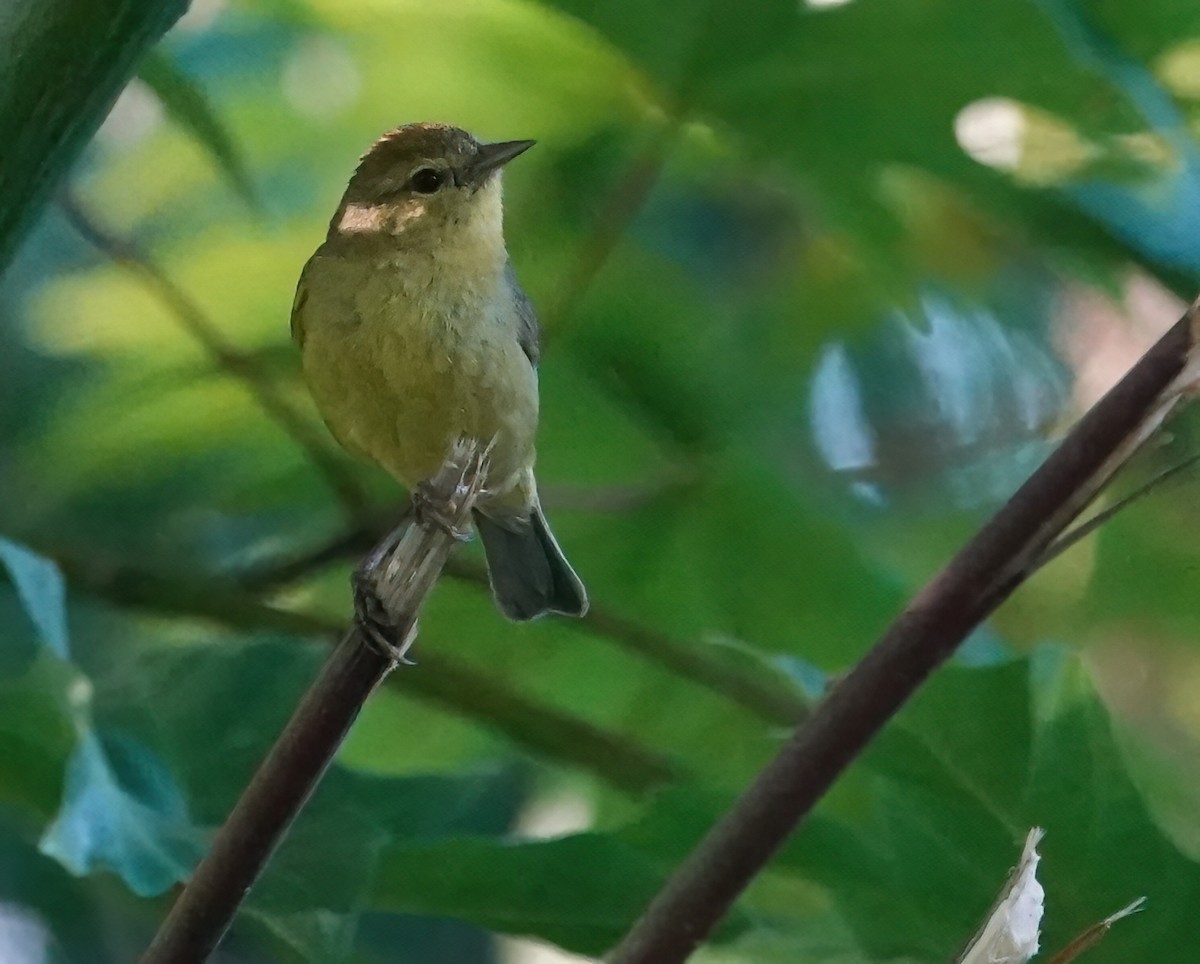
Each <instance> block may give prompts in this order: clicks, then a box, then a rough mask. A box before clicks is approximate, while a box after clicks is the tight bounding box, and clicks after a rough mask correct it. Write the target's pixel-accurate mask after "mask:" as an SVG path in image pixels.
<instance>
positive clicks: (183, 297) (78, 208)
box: [59, 193, 368, 520]
mask: <svg viewBox="0 0 1200 964" xmlns="http://www.w3.org/2000/svg"><path fill="white" fill-rule="evenodd" d="M59 206H60V207H61V209H62V212H63V214H64V215H65V216H66V218H67V221H68V222H69V223H70V224H71V226H72V227H73V228H74V229H75V230H76V231H77V232H78V233H79V235H80V236H81V237H83V238H84V239H85V240H86V241H87V242H88V243H89V244H91V245H92V246H93V247H95V248H96V249H97V250H98V251H100V252H102V253H103V254H104V255H105V256H107V257H108V258H109V259H110V260H111V261H112V262H113V263H114V264H117V265H120V266H121V267H122V268H124V269H125V270H127V271H129V272H130V273H131V274H133V275H134V276H135V277H137V278H139V279H140V280H141V282H142V284H144V285H145V286H146V287H147V288H148V289H149V290H150V291H151V292H153V294H154V295H155V296H156V297H157V298H158V299H159V300H160V301H162V303H163V304H164V305H166V307H167V309H168V310H169V311H170V312H171V314H172V315H174V316H175V318H176V320H177V321H178V322H179V324H180V326H181V327H182V328H183V329H184V330H185V331H186V332H187V333H188V334H189V335H191V336H192V337H193V338H194V339H195V340H196V341H197V342H199V343H200V345H201V346H203V348H204V350H205V351H207V352H208V353H209V355H210V356H212V358H213V360H214V361H215V362H216V363H217V365H219V366H220V367H221V368H223V369H225V371H226V372H228V373H229V374H230V375H232V376H233V377H234V378H236V379H238V380H239V381H241V382H242V384H243V385H244V386H245V387H246V389H247V391H249V393H250V394H251V396H252V397H253V398H254V400H255V402H257V404H258V407H259V408H261V409H262V410H263V412H264V413H265V414H266V415H267V417H268V418H270V419H271V420H272V421H273V422H275V424H276V425H278V426H279V427H280V428H281V429H283V431H284V432H285V433H287V435H288V436H289V437H290V438H291V439H292V441H294V442H295V443H296V445H297V446H299V448H300V449H301V450H302V451H303V452H304V454H305V456H306V457H307V459H308V461H309V462H310V463H311V464H312V466H313V468H315V469H316V470H317V472H318V473H319V474H320V475H321V477H322V478H323V479H324V480H325V484H326V485H328V486H329V488H330V490H332V492H333V493H334V495H336V496H337V498H338V500H339V501H340V502H341V504H342V507H343V508H344V509H345V512H346V515H347V516H348V517H349V518H350V519H351V520H355V519H358V518H361V517H362V516H363V515H365V514H366V511H367V508H368V499H367V496H366V493H365V492H364V491H363V489H362V486H361V485H359V483H358V481H357V480H356V479H355V477H354V475H353V473H351V472H350V471H349V470H348V469H347V467H346V465H345V463H344V462H342V461H341V460H340V459H339V458H338V457H337V456H336V455H334V454H333V453H332V451H331V449H330V446H329V445H328V443H327V442H326V440H325V439H324V438H323V437H322V436H321V434H320V433H319V432H318V431H317V430H316V429H315V428H314V427H313V425H312V424H311V423H310V422H309V421H308V420H307V419H306V418H304V416H302V415H301V414H300V413H298V412H297V411H296V410H295V409H294V408H293V407H292V406H291V404H290V403H289V402H288V401H287V400H286V399H285V398H284V397H283V395H282V393H280V392H279V390H278V389H277V388H276V387H275V383H274V379H273V378H272V377H271V375H270V374H269V373H267V372H265V371H263V370H262V368H261V367H260V366H259V364H258V363H257V362H256V361H255V360H254V358H253V357H252V356H250V355H247V354H246V353H245V352H242V351H240V350H238V348H237V347H235V346H234V345H233V344H231V343H230V342H229V341H228V340H227V339H226V338H225V336H224V335H223V334H222V333H221V330H220V329H219V328H218V327H217V326H216V325H215V324H214V323H213V321H212V319H211V318H209V317H208V316H207V315H206V314H205V313H204V310H203V309H202V308H201V307H200V306H199V305H198V304H197V303H196V302H195V301H194V300H193V299H192V298H191V297H190V296H189V295H188V294H187V292H185V291H184V290H183V288H181V287H180V286H179V285H178V284H177V283H176V282H175V281H174V280H173V279H172V278H171V277H170V275H168V274H167V273H166V271H164V270H163V268H162V267H161V266H159V265H158V263H157V262H155V261H154V259H153V258H151V257H150V256H149V255H148V254H146V252H144V251H142V250H141V249H140V248H139V247H138V246H137V245H136V244H135V243H134V242H133V241H130V240H128V239H126V238H121V237H118V236H117V235H115V234H114V233H112V232H111V231H109V230H108V229H107V228H106V227H104V226H103V225H101V224H100V223H99V222H98V221H97V220H96V218H95V217H93V216H92V215H91V213H90V212H89V211H88V210H87V208H86V207H85V206H84V205H83V204H82V202H80V201H79V200H78V198H75V197H73V196H71V195H69V194H65V193H64V194H63V195H62V197H61V198H60V199H59Z"/></svg>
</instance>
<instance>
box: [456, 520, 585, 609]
mask: <svg viewBox="0 0 1200 964" xmlns="http://www.w3.org/2000/svg"><path fill="white" fill-rule="evenodd" d="M475 527H476V528H477V529H478V530H479V538H480V539H482V540H483V551H484V552H485V553H486V555H487V563H488V576H489V578H490V579H491V583H492V595H494V596H495V597H496V605H497V606H499V607H500V611H501V612H502V613H504V615H505V616H507V617H508V618H509V619H518V620H525V619H536V618H537V617H538V616H541V615H542V614H543V613H562V614H563V615H565V616H582V615H583V614H584V613H586V612H587V608H588V599H587V592H586V591H585V590H584V588H583V583H582V582H580V581H579V577H578V576H577V575H575V570H574V569H572V568H571V564H570V563H569V562H567V559H566V557H565V556H564V555H563V553H562V550H561V549H560V548H558V543H557V542H555V541H554V535H553V534H552V533H551V532H550V527H549V526H548V525H547V524H546V517H545V516H544V515H543V514H542V507H541V506H540V505H538V504H536V503H535V504H534V507H533V512H532V514H531V515H530V518H529V519H528V521H526V520H525V519H520V520H512V519H504V520H501V519H492V518H489V517H488V516H486V515H484V514H483V513H482V512H479V511H476V512H475Z"/></svg>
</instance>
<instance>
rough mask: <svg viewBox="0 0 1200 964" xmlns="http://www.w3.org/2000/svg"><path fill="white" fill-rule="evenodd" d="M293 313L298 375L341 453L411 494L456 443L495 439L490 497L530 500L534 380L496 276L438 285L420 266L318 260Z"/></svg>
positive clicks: (508, 299)
mask: <svg viewBox="0 0 1200 964" xmlns="http://www.w3.org/2000/svg"><path fill="white" fill-rule="evenodd" d="M295 313H296V319H295V321H294V324H295V325H296V326H297V327H298V328H299V329H300V330H301V331H302V338H301V345H302V351H303V359H304V374H305V378H306V380H307V382H308V385H309V388H310V390H311V392H312V395H313V398H314V399H315V400H316V403H317V406H318V408H319V409H320V411H321V414H322V416H323V417H324V419H325V421H326V423H327V424H328V425H329V428H330V430H331V431H332V432H333V434H334V435H335V436H336V437H337V438H338V440H339V441H340V442H341V443H342V444H343V445H344V446H346V447H347V448H349V449H351V450H353V451H356V452H358V453H360V454H362V455H365V456H366V457H368V458H370V459H372V460H373V461H375V462H377V463H378V464H379V465H381V466H382V467H383V468H385V469H386V470H387V471H389V472H390V473H391V474H392V475H393V476H395V477H396V478H397V479H399V480H400V481H401V482H403V483H404V484H405V485H406V486H409V487H410V488H411V487H412V486H414V485H416V484H417V483H418V482H420V481H421V480H423V479H426V478H429V477H430V476H431V475H432V474H433V473H434V472H435V471H436V470H437V469H438V467H439V466H440V465H441V464H442V462H443V461H444V460H445V458H446V455H447V453H448V452H449V449H450V446H451V445H453V443H454V442H455V441H456V440H457V439H459V438H460V437H466V438H475V439H478V440H480V441H481V442H482V443H483V444H488V443H489V442H493V441H494V447H493V450H492V460H491V470H490V472H489V476H488V480H487V485H488V488H489V490H491V491H492V492H494V494H495V495H494V497H495V498H496V499H498V500H499V501H500V502H506V501H512V500H515V501H516V502H519V503H524V502H526V501H527V498H528V499H531V498H532V493H531V492H530V493H529V494H528V497H527V496H526V493H525V489H526V488H528V486H527V485H525V484H523V482H524V477H525V476H526V475H528V473H527V471H526V470H528V469H530V468H531V467H532V465H533V461H534V437H535V434H536V431H537V419H538V399H537V375H536V372H535V371H534V368H533V365H532V364H531V363H530V361H529V359H528V358H527V357H526V356H525V353H524V352H523V351H522V349H521V346H520V344H519V341H518V335H517V332H518V325H517V318H516V307H515V302H514V301H513V299H512V298H511V295H509V294H508V292H507V289H506V288H505V286H504V285H503V279H502V278H499V279H494V280H493V279H491V278H485V279H483V280H482V281H479V282H477V283H475V284H452V285H439V284H436V283H431V276H430V274H429V272H428V271H427V270H425V268H424V266H419V265H418V266H412V265H403V264H400V265H398V264H395V263H379V262H375V263H371V262H369V261H365V262H364V261H362V260H360V259H348V258H343V257H323V256H322V255H321V254H318V255H317V256H316V257H314V258H313V260H312V261H311V262H309V265H308V267H307V268H306V269H305V275H304V279H303V281H302V286H301V291H300V293H299V294H298V296H297V305H296V309H295Z"/></svg>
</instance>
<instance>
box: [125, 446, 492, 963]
mask: <svg viewBox="0 0 1200 964" xmlns="http://www.w3.org/2000/svg"><path fill="white" fill-rule="evenodd" d="M483 471H484V467H483V462H482V458H481V457H480V456H477V454H476V450H475V448H474V447H473V446H466V447H460V448H456V450H455V453H454V455H453V456H452V457H451V458H450V459H449V460H448V461H447V463H446V465H445V466H443V468H442V470H441V471H440V472H439V473H438V475H437V477H435V479H434V480H433V481H432V483H431V484H430V486H429V489H428V490H427V491H426V498H427V499H429V500H430V501H431V502H432V503H433V504H434V505H436V506H437V508H438V510H439V511H440V512H441V513H442V514H443V515H444V517H445V518H446V519H447V520H449V525H450V527H453V526H455V525H460V524H461V525H466V524H467V522H468V520H469V519H470V512H471V506H472V505H473V504H474V501H475V496H476V495H477V494H478V492H479V489H480V487H481V486H482V478H483ZM454 541H455V540H454V537H453V535H451V532H450V531H447V528H443V527H440V526H439V525H436V524H429V523H426V522H423V521H422V520H421V519H420V518H416V519H415V520H414V521H413V522H412V523H411V524H410V525H409V526H408V527H407V529H406V530H405V532H404V534H403V536H401V537H400V538H399V540H398V542H396V543H394V545H395V548H394V549H393V548H391V544H389V543H390V542H391V537H389V540H388V541H387V542H385V545H387V546H388V551H387V552H386V553H382V554H381V555H380V557H379V558H378V559H373V560H372V562H373V565H372V566H371V567H369V568H368V569H367V570H366V571H365V572H364V573H363V576H364V579H365V580H367V581H369V583H370V588H371V589H373V590H375V591H376V592H377V593H378V601H379V602H381V603H382V605H383V610H384V613H385V615H386V617H387V619H388V621H389V623H390V624H391V626H390V627H389V628H394V632H395V635H394V638H392V639H389V640H387V641H381V640H380V626H379V625H377V624H370V625H368V624H367V623H366V622H365V621H364V619H365V617H364V616H363V615H362V614H361V613H360V614H359V618H358V620H357V621H356V623H355V625H354V627H353V628H352V629H351V630H350V631H349V632H348V633H347V634H346V636H345V637H344V638H343V640H342V642H341V643H340V644H339V645H338V646H337V647H336V648H335V649H334V651H333V654H332V655H331V656H330V658H329V660H328V661H327V662H326V664H325V666H324V667H323V668H322V670H321V673H320V675H319V676H318V677H317V679H316V681H315V682H314V683H313V685H312V686H311V687H310V688H309V690H308V692H307V693H305V695H304V698H303V699H302V700H301V701H300V705H299V706H298V707H297V708H296V712H295V713H294V714H293V715H292V718H291V719H290V720H289V721H288V724H287V726H285V727H284V730H283V733H282V734H281V735H280V737H279V739H278V740H277V741H276V743H275V745H274V746H273V747H272V748H271V751H270V752H269V753H268V754H267V758H266V759H265V760H264V761H263V763H262V765H261V766H260V767H259V769H258V771H257V772H256V773H255V774H254V777H253V778H252V779H251V781H250V783H249V785H248V786H247V787H246V789H245V791H244V792H243V793H242V797H241V799H240V800H238V802H237V804H236V805H235V806H234V808H233V810H232V812H231V813H230V814H229V817H228V819H227V820H226V821H225V824H224V825H223V826H222V827H221V829H220V830H219V831H218V832H217V835H216V838H215V839H214V840H213V844H212V848H211V849H210V850H209V852H208V854H207V855H206V856H205V857H204V859H203V860H201V861H200V865H199V866H198V867H197V868H196V871H195V873H194V874H192V877H191V879H190V880H189V881H188V882H187V885H186V886H185V887H184V889H183V893H182V894H180V896H179V899H178V900H176V902H175V905H174V906H173V907H172V908H171V911H170V913H169V914H168V915H167V918H166V920H164V921H163V924H162V926H161V927H160V928H159V931H158V933H157V934H156V935H155V937H154V941H153V942H152V943H151V945H150V947H149V948H148V949H147V951H146V953H145V954H144V955H143V956H142V964H192V962H196V961H204V960H206V959H207V958H208V956H209V954H211V953H212V951H213V950H214V949H215V948H216V946H217V944H218V943H219V942H220V940H221V938H222V937H223V936H224V934H225V931H226V930H227V929H228V927H229V925H230V923H231V922H232V921H233V917H234V914H236V913H237V909H238V907H239V906H241V903H242V900H243V899H244V898H245V896H246V892H247V891H248V890H249V889H250V886H251V885H252V884H253V883H254V881H255V879H256V878H257V877H258V875H259V873H260V872H261V870H262V868H263V866H264V865H265V864H266V862H267V860H268V858H269V857H270V856H271V853H272V852H273V851H274V849H275V847H276V845H277V844H278V843H279V841H280V840H281V839H282V838H283V835H284V833H286V831H287V828H288V827H289V826H290V825H291V822H292V820H293V819H294V818H295V816H296V814H297V813H299V812H300V808H301V807H303V806H304V803H305V801H306V800H307V799H308V797H309V795H310V794H311V793H312V791H313V789H314V788H315V787H316V785H317V782H318V781H319V780H320V778H321V775H322V774H323V773H324V772H325V769H326V768H327V767H328V766H329V763H330V761H332V759H333V756H334V754H335V753H336V752H337V748H338V747H339V746H340V745H341V743H342V740H343V738H344V737H345V735H346V733H347V732H348V731H349V729H350V726H351V724H352V723H353V722H354V719H355V717H357V716H358V712H359V710H360V709H361V708H362V705H363V703H364V702H365V701H366V699H367V697H368V696H369V695H370V694H371V692H372V691H373V690H374V689H375V687H376V686H378V685H379V684H380V683H381V682H382V681H383V678H384V677H385V676H386V675H387V674H388V673H389V672H390V671H391V669H392V668H393V667H394V666H395V665H396V662H397V660H398V659H401V658H403V651H404V649H405V648H407V646H408V644H409V642H410V641H411V639H412V638H413V636H414V635H415V632H416V626H417V612H418V610H419V609H420V606H421V603H422V602H423V601H424V598H425V596H426V594H427V593H428V592H429V590H430V589H432V588H433V584H434V582H435V581H436V580H437V575H438V572H440V570H441V566H442V564H443V563H444V562H445V560H446V559H447V557H448V556H449V555H450V550H451V549H452V548H453V547H454Z"/></svg>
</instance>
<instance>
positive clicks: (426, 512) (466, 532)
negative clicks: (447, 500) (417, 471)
mask: <svg viewBox="0 0 1200 964" xmlns="http://www.w3.org/2000/svg"><path fill="white" fill-rule="evenodd" d="M412 503H413V512H414V514H415V515H416V518H417V521H418V522H419V523H421V524H423V525H433V526H436V527H437V528H439V529H441V530H442V531H443V532H445V533H446V534H447V535H448V536H450V538H452V539H454V540H455V541H456V542H468V541H469V540H470V538H471V530H470V529H464V528H462V527H460V526H459V525H458V524H457V521H456V520H455V519H453V518H451V517H450V516H449V515H447V514H446V512H445V510H444V508H443V506H442V503H441V502H440V501H439V500H438V499H437V498H436V497H435V496H434V494H433V492H432V491H431V486H430V485H429V483H428V482H421V483H419V484H418V485H417V487H416V489H414V490H413V494H412Z"/></svg>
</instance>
